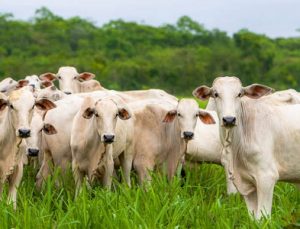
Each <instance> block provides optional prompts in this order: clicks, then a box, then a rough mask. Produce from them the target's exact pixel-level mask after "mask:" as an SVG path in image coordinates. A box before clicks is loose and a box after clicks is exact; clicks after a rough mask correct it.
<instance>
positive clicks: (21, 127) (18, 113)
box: [9, 87, 35, 138]
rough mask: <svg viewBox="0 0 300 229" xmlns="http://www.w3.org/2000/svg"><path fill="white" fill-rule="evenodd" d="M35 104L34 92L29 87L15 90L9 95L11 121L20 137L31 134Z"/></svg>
mask: <svg viewBox="0 0 300 229" xmlns="http://www.w3.org/2000/svg"><path fill="white" fill-rule="evenodd" d="M34 105H35V98H34V95H33V92H32V91H31V90H29V88H27V87H26V88H21V89H19V90H16V91H13V92H11V93H10V95H9V109H10V113H11V122H12V125H13V126H14V128H15V130H16V135H17V136H18V137H20V138H27V137H29V136H30V127H29V123H30V122H31V119H32V115H33V108H34Z"/></svg>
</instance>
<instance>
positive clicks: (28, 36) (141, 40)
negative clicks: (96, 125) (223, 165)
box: [0, 8, 300, 96]
mask: <svg viewBox="0 0 300 229" xmlns="http://www.w3.org/2000/svg"><path fill="white" fill-rule="evenodd" d="M0 31H1V33H0V76H1V77H2V78H4V77H7V76H11V77H14V78H16V79H20V78H23V77H24V76H26V75H31V74H41V73H44V72H57V70H58V68H59V67H60V66H68V65H69V66H75V67H76V68H77V69H78V71H79V72H82V71H89V72H93V73H95V74H96V76H97V79H98V80H99V81H100V82H101V84H102V85H103V86H104V87H106V88H111V89H117V90H131V89H146V88H161V89H165V90H167V91H168V92H170V93H173V94H176V95H188V96H189V95H191V91H192V90H193V89H194V88H195V87H196V86H198V85H200V84H207V85H211V83H212V81H213V79H214V78H215V77H217V76H223V75H235V76H238V77H239V78H240V79H241V80H242V81H243V83H244V84H245V85H246V84H250V83H254V82H257V83H264V84H267V85H269V86H271V87H274V88H276V89H284V88H291V87H292V88H295V89H298V90H299V89H300V83H299V80H298V77H299V76H300V37H298V38H277V39H271V38H269V37H267V36H265V35H261V34H255V33H253V32H250V31H248V30H240V31H239V32H237V33H235V34H234V35H233V36H229V35H227V34H226V32H223V31H220V30H218V29H213V30H208V29H206V28H205V27H204V26H203V25H201V24H199V23H198V22H196V21H194V20H192V19H191V18H189V17H187V16H183V17H181V18H179V19H178V21H177V23H176V24H174V25H171V24H165V25H162V26H159V27H153V26H149V25H144V24H138V23H135V22H125V21H123V20H115V21H110V22H108V23H107V24H105V25H103V26H96V25H95V23H93V22H91V21H88V20H86V19H82V18H80V17H72V18H69V19H64V18H62V17H60V16H58V15H55V14H54V13H53V12H51V11H49V10H48V9H47V8H41V9H38V10H37V11H36V13H35V15H34V16H33V17H32V19H31V20H29V21H20V20H16V19H14V17H13V15H11V14H0Z"/></svg>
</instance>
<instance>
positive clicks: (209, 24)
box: [0, 0, 300, 38]
mask: <svg viewBox="0 0 300 229" xmlns="http://www.w3.org/2000/svg"><path fill="white" fill-rule="evenodd" d="M42 6H45V7H47V8H48V9H50V10H51V11H52V12H53V13H55V14H56V15H59V16H62V17H64V18H69V17H72V16H80V17H82V18H85V19H89V20H91V21H93V22H95V23H96V24H97V25H99V26H100V25H102V24H104V23H107V22H109V21H110V20H115V19H123V20H125V21H135V22H139V23H144V24H149V25H154V26H159V25H163V24H166V23H172V24H174V23H176V21H177V19H178V18H179V17H181V16H183V15H187V16H189V17H191V18H192V19H193V20H195V21H197V22H199V23H201V24H203V25H204V26H205V27H206V28H208V29H212V28H218V29H220V30H222V31H226V32H228V34H230V35H231V34H233V33H235V32H237V31H239V30H240V29H243V28H247V29H249V30H250V31H253V32H256V33H260V34H266V35H268V36H270V37H273V38H275V37H295V36H298V37H299V36H300V31H299V32H298V31H297V29H300V0H60V1H59V0H23V1H21V0H0V12H1V13H13V15H14V17H15V18H17V19H24V20H27V19H30V18H31V17H32V16H33V15H34V12H35V10H36V9H38V8H40V7H42Z"/></svg>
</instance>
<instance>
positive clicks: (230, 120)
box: [222, 116, 236, 127]
mask: <svg viewBox="0 0 300 229" xmlns="http://www.w3.org/2000/svg"><path fill="white" fill-rule="evenodd" d="M222 120H223V125H224V126H225V127H233V126H235V124H236V118H235V117H232V116H226V117H223V118H222Z"/></svg>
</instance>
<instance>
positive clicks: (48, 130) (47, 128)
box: [43, 124, 57, 135]
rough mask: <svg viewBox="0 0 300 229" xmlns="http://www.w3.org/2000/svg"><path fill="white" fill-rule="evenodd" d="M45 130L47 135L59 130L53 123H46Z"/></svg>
mask: <svg viewBox="0 0 300 229" xmlns="http://www.w3.org/2000/svg"><path fill="white" fill-rule="evenodd" d="M43 131H44V133H45V134H47V135H53V134H57V130H56V129H55V127H54V126H52V125H51V124H45V125H44V127H43Z"/></svg>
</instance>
